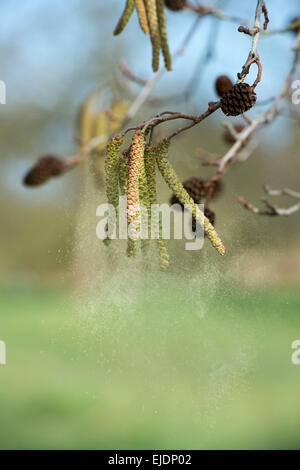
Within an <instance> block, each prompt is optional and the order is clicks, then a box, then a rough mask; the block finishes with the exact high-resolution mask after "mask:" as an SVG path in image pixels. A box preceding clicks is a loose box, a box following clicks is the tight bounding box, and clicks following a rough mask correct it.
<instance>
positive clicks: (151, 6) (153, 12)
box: [144, 0, 161, 72]
mask: <svg viewBox="0 0 300 470" xmlns="http://www.w3.org/2000/svg"><path fill="white" fill-rule="evenodd" d="M144 3H145V7H146V12H147V18H148V25H149V31H150V38H151V43H152V68H153V71H154V72H157V70H158V68H159V53H160V46H161V43H160V33H159V26H158V18H157V9H156V0H144Z"/></svg>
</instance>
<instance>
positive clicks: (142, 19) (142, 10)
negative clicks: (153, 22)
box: [135, 0, 149, 34]
mask: <svg viewBox="0 0 300 470" xmlns="http://www.w3.org/2000/svg"><path fill="white" fill-rule="evenodd" d="M135 8H136V11H137V15H138V19H139V23H140V27H141V29H142V31H144V33H145V34H149V26H148V20H147V13H146V7H145V3H144V0H135Z"/></svg>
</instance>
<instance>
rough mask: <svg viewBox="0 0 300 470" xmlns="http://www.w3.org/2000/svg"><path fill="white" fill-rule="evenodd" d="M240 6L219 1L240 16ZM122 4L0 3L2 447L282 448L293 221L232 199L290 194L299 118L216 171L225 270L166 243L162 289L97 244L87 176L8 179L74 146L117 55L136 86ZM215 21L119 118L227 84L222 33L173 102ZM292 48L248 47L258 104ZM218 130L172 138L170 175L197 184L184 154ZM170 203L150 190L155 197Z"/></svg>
mask: <svg viewBox="0 0 300 470" xmlns="http://www.w3.org/2000/svg"><path fill="white" fill-rule="evenodd" d="M108 3H109V5H108ZM254 3H255V2H253V1H252V0H245V1H244V2H239V1H237V0H228V1H220V2H219V5H220V7H221V8H222V7H224V8H226V11H228V12H229V13H231V14H238V15H239V16H241V17H245V18H249V19H250V18H251V19H252V17H253V13H254ZM269 3H270V5H268V7H269V10H270V18H271V23H270V28H272V29H273V28H274V29H275V28H282V27H285V26H286V24H287V23H288V22H289V21H290V20H291V19H292V18H294V17H295V16H297V15H299V2H298V0H290V1H289V2H283V1H282V0H273V1H272V2H269ZM122 4H123V1H122V0H110V2H104V1H101V0H100V1H95V0H84V1H83V0H68V1H67V2H59V1H57V0H51V1H50V0H49V1H48V0H43V1H41V0H27V1H26V2H19V1H18V0H4V1H3V2H1V17H2V22H1V23H2V27H1V31H0V56H1V60H2V61H1V76H0V79H1V80H4V81H5V82H6V85H7V104H6V105H5V106H4V105H1V106H0V119H1V126H0V138H1V144H2V145H1V148H0V159H1V173H0V196H1V197H0V212H1V230H0V258H1V265H0V282H1V298H0V309H1V324H0V339H3V340H5V341H6V343H7V348H8V365H7V366H4V367H1V369H0V420H1V426H0V429H1V432H0V446H1V447H2V448H15V447H18V448H35V447H38V448H47V447H50V448H53V447H58V448H62V447H72V448H81V447H83V448H88V447H92V448H116V447H119V448H130V447H131V448H134V447H140V448H142V447H144V448H145V447H150V448H173V447H177V448H189V447H192V448H224V447H225V448H226V447H241V448H243V447H244V448H245V447H253V446H254V447H260V448H266V447H274V448H279V447H285V448H287V447H291V448H296V447H297V446H298V445H299V439H298V436H299V431H300V422H299V416H300V414H299V411H300V410H299V408H300V406H299V393H298V391H299V385H300V380H299V370H298V369H297V367H295V366H292V365H291V363H290V344H291V342H292V341H293V340H294V339H296V338H297V336H299V334H298V333H299V325H300V321H299V310H300V297H299V280H300V274H299V273H300V270H299V269H300V254H299V228H300V215H299V213H298V214H295V215H293V216H291V217H289V218H280V217H278V218H272V217H269V218H267V217H266V218H260V217H258V216H254V215H253V214H251V213H248V212H246V211H245V210H244V209H243V208H241V207H240V206H239V204H238V203H237V196H238V195H240V194H241V195H243V196H244V197H245V198H246V199H247V200H249V201H252V202H258V201H259V198H260V196H261V195H262V189H261V188H262V185H263V184H264V183H268V184H269V185H270V186H274V187H285V186H288V187H291V188H293V189H295V190H298V191H299V190H300V182H299V170H300V150H299V148H300V147H299V139H300V133H299V121H296V120H292V119H290V118H288V117H287V116H284V115H282V116H280V117H279V118H278V119H277V120H276V122H275V123H274V124H273V125H272V126H271V127H270V128H269V129H267V130H263V131H262V132H261V133H260V135H259V138H260V140H261V145H260V146H259V147H258V149H257V150H256V151H255V153H254V155H253V156H251V158H250V159H249V160H248V161H247V162H246V163H245V164H243V165H240V166H236V167H233V168H232V169H231V170H230V171H229V172H228V174H227V175H226V176H225V178H224V183H225V193H224V196H223V197H222V198H220V199H219V200H218V201H217V202H216V203H215V204H214V206H213V207H212V208H214V209H215V211H216V214H217V223H216V228H217V230H218V232H219V233H220V234H221V235H222V237H223V238H224V241H225V244H226V246H227V249H228V255H227V256H226V259H224V260H223V259H221V258H219V257H218V255H216V254H215V253H214V251H213V249H212V248H211V247H210V246H208V244H206V245H205V249H204V250H203V251H201V252H197V253H196V254H195V253H194V252H186V251H184V250H183V244H181V242H177V241H176V242H175V241H171V242H170V243H169V246H170V252H171V256H172V258H171V266H170V272H169V273H168V274H165V275H164V276H165V277H163V276H162V275H161V274H160V273H157V272H156V271H155V270H154V272H153V273H152V275H148V276H147V275H146V272H144V271H143V267H142V266H141V263H140V261H139V260H138V261H137V264H136V267H135V266H131V264H132V263H131V264H130V266H129V267H128V266H127V262H126V259H125V255H124V253H122V254H121V253H120V252H119V251H117V252H115V253H112V251H107V250H106V249H105V248H103V246H102V244H101V242H100V241H98V240H97V239H96V235H95V229H96V223H97V219H96V216H95V211H96V207H97V205H98V204H100V203H101V202H103V201H104V195H103V192H102V191H101V190H98V189H97V188H96V187H95V186H93V178H92V177H91V176H90V175H89V174H88V171H87V169H86V168H84V167H80V168H77V169H75V170H74V171H72V172H69V173H68V174H67V175H65V176H64V177H63V178H60V179H54V180H52V181H50V182H49V183H48V184H47V185H45V186H43V187H40V188H37V189H28V188H24V187H23V185H22V178H23V176H24V174H25V172H26V171H27V169H28V168H29V167H30V166H31V165H32V164H33V163H34V162H35V161H36V159H37V157H38V156H39V155H41V154H45V153H54V154H58V155H62V156H63V157H65V158H66V157H67V156H69V155H72V154H74V153H75V152H76V150H77V144H76V137H77V136H78V128H77V124H76V122H77V118H78V111H79V108H80V105H81V104H82V102H83V101H84V100H85V99H86V98H87V96H88V95H89V94H90V93H92V92H93V91H95V90H96V89H98V88H99V86H101V85H102V84H104V83H107V82H112V83H113V84H114V86H115V87H117V85H116V79H117V78H118V77H119V72H118V70H117V63H118V61H119V60H121V59H122V60H124V61H125V62H126V63H127V64H129V66H130V68H131V69H132V70H133V71H134V73H136V74H137V75H138V76H142V77H145V78H147V77H149V76H150V75H151V73H152V72H151V69H150V63H151V60H150V56H151V48H150V45H149V42H148V39H147V38H145V37H144V36H143V35H142V33H141V32H140V30H139V27H138V25H137V21H135V20H133V19H131V21H130V23H129V26H128V28H127V29H126V31H125V32H124V33H123V34H122V36H120V37H117V38H114V37H113V36H112V31H113V28H114V26H115V24H116V21H117V16H118V14H119V12H120V11H121V8H122ZM193 21H194V15H193V14H192V13H191V12H188V11H187V12H183V13H177V14H176V13H171V12H168V30H169V38H170V45H171V50H172V51H173V52H174V51H175V50H176V49H177V47H178V46H179V45H180V43H181V42H182V40H183V38H184V36H185V35H186V33H187V31H188V29H189V28H190V27H191V24H192V23H193ZM216 22H218V20H216V19H213V18H210V17H207V18H204V19H202V20H201V26H200V27H199V29H198V31H197V33H196V34H195V36H194V38H193V40H192V42H191V44H190V46H189V48H188V49H187V51H186V53H185V54H184V55H183V56H182V57H181V58H180V59H179V60H178V61H176V63H174V71H173V72H172V73H166V74H165V75H164V76H163V78H162V80H161V81H160V82H159V84H158V85H157V86H156V87H155V89H154V91H153V95H155V96H162V97H163V96H166V95H170V94H171V95H172V96H173V95H174V99H173V100H170V101H168V104H167V106H166V104H164V103H160V102H156V104H155V103H152V104H148V105H145V106H144V107H143V109H142V110H141V111H140V113H139V115H138V116H136V118H135V119H134V122H140V121H141V120H143V119H146V118H147V117H151V116H152V115H153V114H156V113H157V112H159V111H160V110H162V109H165V108H166V107H167V108H171V109H172V110H180V111H188V112H195V113H197V112H198V113H200V112H202V110H204V109H205V107H206V105H207V102H208V101H209V100H214V99H216V98H217V97H216V95H215V92H214V80H215V78H216V77H217V76H218V75H219V74H223V73H225V74H228V75H230V76H231V77H232V78H233V79H234V78H235V76H236V73H237V72H238V71H240V69H241V66H242V64H243V63H244V61H245V59H246V57H247V54H248V51H249V41H250V39H249V38H248V37H247V36H244V35H241V34H240V33H238V32H237V26H238V25H235V24H233V23H231V22H222V24H221V25H220V28H219V29H218V34H216V37H215V40H216V52H215V56H214V58H213V60H212V61H210V62H209V64H208V65H207V66H206V67H205V69H204V70H203V72H202V71H201V70H200V71H199V74H198V87H197V91H196V92H195V94H194V95H193V97H192V99H191V100H190V101H189V102H184V101H183V100H182V99H181V97H182V95H183V93H184V91H185V90H186V87H187V86H188V83H189V80H190V78H191V77H192V76H193V73H194V67H195V63H196V62H197V61H198V60H199V57H201V54H202V55H203V56H204V55H205V52H206V38H207V35H208V34H209V32H210V31H211V28H212V25H213V24H216ZM293 40H294V36H293V34H291V33H288V34H285V35H282V36H271V37H266V38H262V39H261V42H260V46H259V49H260V55H261V61H262V64H263V80H262V83H261V84H260V85H259V87H258V89H257V93H258V98H259V100H265V99H268V98H270V97H272V96H274V95H275V94H276V93H277V92H278V90H279V89H280V87H281V84H282V82H283V79H284V77H285V75H286V73H287V71H288V70H289V66H290V63H291V59H292V53H291V46H292V44H293ZM118 90H119V91H118V93H120V96H121V97H122V98H126V99H129V100H130V99H132V98H130V95H128V93H127V92H126V91H124V90H123V91H122V90H121V91H120V89H118ZM132 90H133V92H134V93H137V92H138V91H139V88H138V86H137V85H134V86H133V87H132ZM260 109H264V107H263V106H261V107H260ZM256 110H257V108H254V110H253V111H251V113H250V116H251V115H252V113H253V114H255V112H256ZM222 121H224V116H223V115H221V113H216V114H215V115H214V116H213V117H212V118H210V119H209V120H206V121H204V122H203V124H201V125H200V126H197V127H195V129H193V130H192V131H190V132H187V133H185V134H184V135H182V136H181V137H179V138H178V139H177V140H176V142H175V141H174V143H173V145H172V148H171V152H170V158H171V159H172V162H173V163H174V166H175V168H176V170H177V171H178V174H179V175H180V177H181V179H182V180H184V179H187V178H189V177H191V176H194V175H197V176H203V177H205V176H206V175H209V174H211V171H212V170H211V169H209V168H204V167H202V166H201V161H200V160H199V159H198V158H197V157H196V150H197V148H199V147H200V148H203V149H205V150H208V151H209V152H211V153H214V154H218V155H222V154H224V153H225V151H226V150H227V148H228V147H227V146H226V144H225V143H224V142H223V140H222V133H223V128H222V126H221V124H222ZM234 121H236V122H238V121H239V119H238V118H237V119H236V120H234ZM164 129H166V128H164ZM162 132H163V131H162ZM169 196H170V194H169V191H168V189H167V188H166V187H165V186H164V185H163V184H161V186H160V200H161V201H166V200H167V199H168V198H169ZM288 202H289V200H288V199H286V198H283V199H281V203H282V204H283V205H284V204H288ZM105 250H106V251H105ZM123 252H124V250H123ZM120 257H121V258H122V260H120ZM123 258H124V260H123ZM114 262H115V265H114ZM141 272H142V273H144V275H143V276H142V277H143V280H138V279H139V277H140V273H141ZM122 275H123V277H122ZM124 277H125V278H126V279H124ZM70 292H71V294H70ZM200 320H201V321H200Z"/></svg>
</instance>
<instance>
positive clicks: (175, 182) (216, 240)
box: [156, 140, 225, 255]
mask: <svg viewBox="0 0 300 470" xmlns="http://www.w3.org/2000/svg"><path fill="white" fill-rule="evenodd" d="M168 149H169V142H168V141H166V140H164V141H162V142H161V143H160V144H159V145H158V146H157V148H156V161H157V166H158V168H159V171H160V172H161V174H162V176H163V178H164V180H165V181H166V183H167V185H168V186H169V188H170V189H171V190H172V191H173V193H174V194H175V195H176V197H177V198H178V200H179V201H180V202H181V204H183V205H186V206H190V207H192V215H193V217H194V218H195V220H196V222H198V223H199V224H200V225H203V221H204V231H205V233H206V236H207V238H208V239H209V240H210V242H211V244H212V245H213V246H214V248H215V249H216V250H217V251H218V253H220V255H225V247H224V245H223V243H222V240H221V239H220V237H219V235H218V234H217V232H216V231H215V229H214V227H213V226H212V224H211V223H210V221H209V220H208V218H207V217H205V216H204V214H203V213H202V214H199V212H200V211H199V210H197V209H198V208H197V206H196V204H195V203H194V201H193V199H192V198H191V197H190V196H189V194H188V193H187V191H186V190H185V189H184V187H183V186H182V184H181V182H180V180H179V178H178V176H177V175H176V173H175V171H174V169H173V167H172V165H171V164H170V162H169V161H168V159H167V153H168ZM202 218H203V219H202Z"/></svg>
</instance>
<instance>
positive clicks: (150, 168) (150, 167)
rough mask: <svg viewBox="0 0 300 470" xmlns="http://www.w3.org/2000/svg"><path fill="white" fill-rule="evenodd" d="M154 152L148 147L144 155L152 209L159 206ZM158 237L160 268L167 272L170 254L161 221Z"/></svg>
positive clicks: (152, 148)
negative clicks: (156, 205) (163, 235)
mask: <svg viewBox="0 0 300 470" xmlns="http://www.w3.org/2000/svg"><path fill="white" fill-rule="evenodd" d="M154 151H155V148H154V147H146V148H145V154H144V161H145V173H146V178H147V188H148V195H149V203H150V207H151V206H152V205H154V204H157V193H156V177H155V152H154ZM148 232H149V236H151V209H150V216H149V218H148ZM158 236H159V238H158V240H157V245H158V249H159V257H160V267H161V269H163V270H166V269H167V268H168V266H169V254H168V249H167V247H166V244H165V241H164V240H163V238H162V227H161V220H159V235H158Z"/></svg>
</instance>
